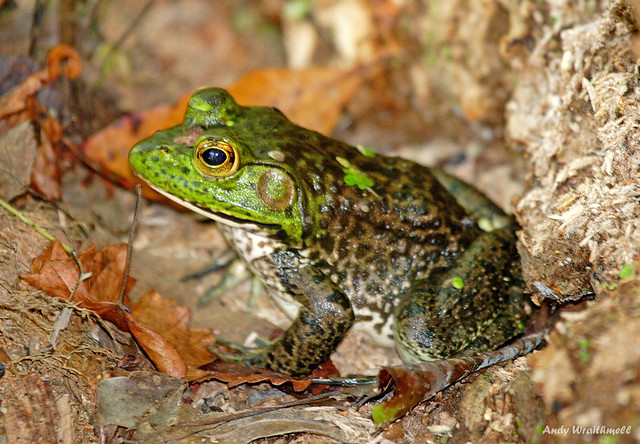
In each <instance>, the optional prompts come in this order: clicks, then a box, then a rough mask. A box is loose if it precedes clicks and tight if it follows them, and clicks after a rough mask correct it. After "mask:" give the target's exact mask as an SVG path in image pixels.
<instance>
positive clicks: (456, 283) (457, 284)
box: [451, 277, 464, 290]
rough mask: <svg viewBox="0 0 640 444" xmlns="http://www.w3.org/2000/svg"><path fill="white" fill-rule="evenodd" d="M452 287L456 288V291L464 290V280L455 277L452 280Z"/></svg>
mask: <svg viewBox="0 0 640 444" xmlns="http://www.w3.org/2000/svg"><path fill="white" fill-rule="evenodd" d="M451 286H453V288H455V289H456V290H460V289H462V288H464V281H463V280H462V278H459V277H455V278H453V279H451Z"/></svg>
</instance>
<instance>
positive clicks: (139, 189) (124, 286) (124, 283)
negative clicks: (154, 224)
mask: <svg viewBox="0 0 640 444" xmlns="http://www.w3.org/2000/svg"><path fill="white" fill-rule="evenodd" d="M141 201H142V187H141V186H140V184H137V185H136V207H135V209H134V210H133V221H132V222H131V229H130V230H129V242H128V244H127V259H126V261H125V264H124V279H123V280H122V287H120V296H119V297H118V305H122V302H123V300H124V294H125V292H126V291H127V283H128V282H129V272H130V271H131V253H132V251H133V240H134V238H135V236H136V225H137V224H138V219H139V218H140V207H141V205H140V202H141Z"/></svg>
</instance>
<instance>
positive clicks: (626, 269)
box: [618, 264, 633, 279]
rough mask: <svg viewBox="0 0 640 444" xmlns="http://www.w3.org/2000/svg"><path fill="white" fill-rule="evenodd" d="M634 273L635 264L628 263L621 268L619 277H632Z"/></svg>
mask: <svg viewBox="0 0 640 444" xmlns="http://www.w3.org/2000/svg"><path fill="white" fill-rule="evenodd" d="M632 274H633V265H631V264H626V265H624V266H623V267H622V268H621V269H620V273H619V274H618V277H619V278H620V279H626V278H628V277H631V275H632Z"/></svg>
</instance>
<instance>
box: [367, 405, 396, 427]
mask: <svg viewBox="0 0 640 444" xmlns="http://www.w3.org/2000/svg"><path fill="white" fill-rule="evenodd" d="M398 410H400V407H399V406H398V407H397V408H389V406H387V405H385V404H379V405H377V406H375V407H374V408H373V410H371V419H373V423H374V424H376V425H377V424H386V423H389V422H391V421H393V420H395V419H396V413H397V412H398Z"/></svg>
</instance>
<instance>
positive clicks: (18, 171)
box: [0, 121, 37, 201]
mask: <svg viewBox="0 0 640 444" xmlns="http://www.w3.org/2000/svg"><path fill="white" fill-rule="evenodd" d="M36 150H37V144H36V138H35V134H34V130H33V126H32V125H31V122H28V121H26V122H22V123H21V124H19V125H17V126H16V127H14V128H12V129H10V130H9V131H7V132H6V133H5V134H2V135H0V153H2V156H3V161H2V165H3V166H2V167H1V168H0V197H2V198H3V199H4V200H6V201H11V199H13V198H14V197H16V196H19V195H21V194H23V193H24V192H25V185H26V184H27V183H29V177H30V175H31V169H32V167H33V161H34V159H35V157H36Z"/></svg>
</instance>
